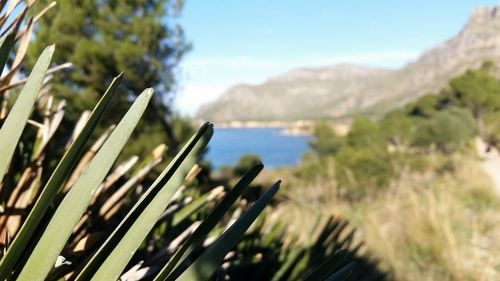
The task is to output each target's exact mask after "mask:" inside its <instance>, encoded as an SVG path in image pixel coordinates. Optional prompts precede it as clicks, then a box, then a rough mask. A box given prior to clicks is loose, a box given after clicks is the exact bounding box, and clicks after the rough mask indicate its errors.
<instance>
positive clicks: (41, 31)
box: [27, 0, 189, 150]
mask: <svg viewBox="0 0 500 281" xmlns="http://www.w3.org/2000/svg"><path fill="white" fill-rule="evenodd" d="M47 2H50V0H40V1H38V7H39V9H41V8H42V7H44V4H46V3H47ZM35 8H37V7H35ZM181 9H182V2H181V1H177V0H127V1H117V0H104V1H102V0H82V1H71V0H60V1H58V7H57V9H53V10H52V11H50V14H49V15H48V16H46V17H43V18H42V19H41V21H40V23H39V24H38V25H37V27H36V29H35V36H34V42H33V43H32V44H31V46H30V48H29V50H28V56H27V65H28V68H31V66H32V65H33V64H34V62H35V59H36V57H37V56H38V55H39V54H40V52H41V50H42V49H43V48H44V47H45V46H46V45H48V44H51V43H55V44H56V45H57V51H56V53H55V54H54V58H53V62H54V63H56V64H61V63H65V62H71V63H72V64H73V68H72V69H71V70H69V71H65V72H62V73H58V75H56V76H55V77H54V79H53V81H52V83H51V86H52V89H53V93H54V94H55V95H56V96H57V97H59V98H65V99H67V100H69V101H70V102H69V103H68V104H69V105H71V107H73V108H70V110H68V112H70V113H73V115H70V116H68V118H67V119H68V120H67V121H68V122H69V123H70V124H71V123H74V122H75V121H76V118H77V116H78V114H79V112H81V111H83V110H85V109H89V108H91V105H93V104H95V103H96V102H97V101H98V99H99V98H100V96H101V95H102V93H103V92H104V91H105V90H106V88H107V86H108V84H109V82H110V81H111V80H112V78H113V77H114V76H116V75H118V74H119V73H120V72H124V74H125V79H124V80H123V82H122V85H121V87H120V91H121V92H120V93H118V94H117V97H116V98H115V99H114V104H113V107H112V108H113V110H112V111H110V112H109V113H108V115H109V116H108V120H111V122H116V121H117V120H118V118H120V117H121V116H122V113H123V112H124V109H125V108H127V107H128V106H129V105H130V102H131V101H132V100H133V99H134V97H136V96H137V95H138V94H140V91H142V90H143V89H144V88H148V87H153V88H154V89H155V92H156V94H155V99H154V101H153V102H152V103H151V105H150V106H149V108H148V110H147V111H146V114H145V118H144V121H143V122H142V124H141V125H140V126H139V128H140V130H139V132H137V134H136V135H145V134H146V135H148V139H149V140H150V141H148V140H137V139H136V144H135V146H136V149H137V150H144V149H148V148H151V147H152V146H153V145H154V144H157V143H153V141H161V142H169V144H170V145H171V146H174V147H175V146H176V145H175V144H176V143H175V141H174V138H173V129H172V128H171V124H170V123H171V122H170V119H169V118H170V117H171V115H172V111H171V101H172V98H173V94H172V93H173V90H174V88H175V74H176V67H177V64H178V62H179V61H180V59H181V58H182V57H183V55H184V54H185V52H186V51H187V50H188V49H189V44H188V43H187V42H186V40H185V37H184V34H183V31H182V28H181V27H180V26H179V25H178V24H177V23H176V22H175V17H176V15H178V14H179V13H180V11H181ZM35 10H36V9H35Z"/></svg>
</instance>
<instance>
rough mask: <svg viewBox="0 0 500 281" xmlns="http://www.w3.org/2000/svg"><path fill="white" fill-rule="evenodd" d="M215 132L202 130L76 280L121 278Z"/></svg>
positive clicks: (163, 173) (209, 129) (142, 198)
mask: <svg viewBox="0 0 500 281" xmlns="http://www.w3.org/2000/svg"><path fill="white" fill-rule="evenodd" d="M212 135H213V126H212V124H209V123H206V124H204V125H203V126H202V127H201V128H200V129H199V130H198V132H197V133H196V134H195V135H194V136H193V137H192V138H191V139H190V140H189V142H188V143H187V144H186V145H185V146H184V147H183V149H182V150H181V152H179V153H178V154H177V155H176V157H175V158H174V159H173V160H172V161H171V162H170V164H169V165H168V167H167V168H166V169H165V170H164V171H163V172H162V174H161V175H160V176H159V177H158V178H157V179H156V180H155V182H154V183H153V184H152V186H151V187H150V188H149V189H148V190H147V191H146V193H145V194H144V195H143V196H142V197H141V198H140V199H139V201H138V202H137V203H136V204H135V205H134V207H133V208H132V210H131V211H130V212H129V213H128V214H127V216H126V217H125V219H123V221H122V222H121V223H120V225H119V226H118V227H117V228H116V229H115V231H114V232H113V233H112V234H111V236H110V237H109V238H108V239H107V240H106V242H105V243H104V244H103V245H102V246H101V248H100V249H99V250H98V252H97V253H96V254H95V255H94V256H93V257H92V259H91V261H90V262H89V263H88V264H87V265H86V266H85V268H84V269H83V270H82V272H80V274H79V276H78V277H77V279H76V280H90V279H91V278H92V279H91V280H104V281H107V280H116V279H118V277H119V275H120V273H121V272H122V271H123V269H124V268H125V266H126V265H127V263H128V262H129V260H130V259H131V258H132V256H133V254H134V253H135V251H136V250H137V248H138V247H139V246H140V244H141V242H142V241H143V240H144V238H145V237H146V235H147V234H148V232H149V230H150V229H151V228H152V227H153V226H154V224H155V223H156V221H157V220H158V218H159V217H160V215H161V214H162V213H163V211H164V210H165V207H166V206H167V204H168V202H169V201H170V199H171V198H172V196H173V195H174V193H175V191H176V190H177V188H178V187H179V186H180V185H181V184H182V182H183V180H184V178H185V176H186V175H187V173H188V172H189V170H190V169H191V167H192V166H193V165H194V163H195V161H196V160H197V159H196V158H197V156H198V154H199V152H201V150H202V149H204V148H205V146H206V145H207V143H208V141H209V140H210V138H211V137H212Z"/></svg>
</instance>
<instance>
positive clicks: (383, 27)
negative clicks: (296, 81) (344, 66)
mask: <svg viewBox="0 0 500 281" xmlns="http://www.w3.org/2000/svg"><path fill="white" fill-rule="evenodd" d="M320 2H321V3H315V4H316V5H307V3H303V2H301V1H289V2H287V3H278V2H272V3H268V2H263V1H252V3H249V2H248V3H233V2H231V1H219V2H217V3H211V2H202V1H195V2H190V1H187V2H186V6H185V9H184V12H183V15H182V16H181V19H180V23H181V24H182V26H183V27H184V29H185V33H186V36H187V38H188V39H189V40H190V41H191V42H192V43H193V49H192V51H191V52H190V53H189V54H188V55H187V57H186V58H185V60H184V61H183V62H182V63H181V67H180V72H181V75H180V80H179V90H178V93H177V99H176V107H177V110H178V111H179V112H180V113H181V114H182V115H184V116H189V115H192V114H193V113H194V112H195V111H196V110H197V109H198V108H199V107H200V106H201V105H202V104H206V103H207V102H210V101H213V100H215V99H216V98H217V97H218V96H220V95H221V94H222V93H223V92H224V90H227V89H228V88H230V87H231V86H233V85H235V84H239V83H250V84H257V83H261V82H264V81H265V80H267V79H268V78H270V77H273V76H277V75H280V74H284V73H286V72H287V71H289V70H291V69H294V68H302V67H321V66H330V65H335V64H339V63H353V64H359V65H365V66H373V67H384V68H400V67H402V66H404V65H405V64H407V63H408V62H411V61H413V60H415V59H416V58H418V57H419V56H420V55H421V54H422V53H423V52H424V51H426V50H428V49H430V48H432V47H434V46H436V45H438V44H440V43H442V42H443V41H445V40H447V39H448V38H450V37H452V36H453V35H455V34H456V33H458V32H459V31H460V29H461V28H462V27H463V25H464V24H465V22H466V21H467V19H468V17H469V15H470V13H471V12H472V11H473V9H474V8H476V7H478V6H492V5H498V4H499V1H486V0H485V1H462V2H461V3H457V2H452V1H442V2H439V3H432V2H430V1H421V2H419V3H396V1H390V0H384V1H381V2H380V1H379V2H377V3H376V4H375V3H366V5H365V7H363V8H361V9H360V8H359V3H333V2H329V1H320ZM304 15H306V16H305V17H304ZM304 19H305V20H304ZM395 23H397V24H395ZM311 30H312V31H311ZM297 34H300V38H298V36H297ZM325 34H331V36H325ZM263 42H264V43H263ZM298 43H300V44H298Z"/></svg>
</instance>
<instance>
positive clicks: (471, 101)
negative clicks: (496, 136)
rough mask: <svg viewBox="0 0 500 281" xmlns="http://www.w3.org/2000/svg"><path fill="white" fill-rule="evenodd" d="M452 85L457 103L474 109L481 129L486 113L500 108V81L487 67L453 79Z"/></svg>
mask: <svg viewBox="0 0 500 281" xmlns="http://www.w3.org/2000/svg"><path fill="white" fill-rule="evenodd" d="M450 87H451V89H452V91H453V97H454V99H455V102H456V104H457V105H458V106H463V107H467V108H469V109H470V110H471V111H472V114H473V115H474V117H475V118H476V119H478V121H479V124H480V128H479V129H480V130H481V131H482V128H481V127H482V122H483V117H484V116H483V115H484V113H485V112H486V111H496V110H499V109H500V83H499V82H498V81H497V79H496V78H495V77H493V76H492V75H491V74H490V73H489V72H488V71H486V70H485V69H479V70H474V71H472V70H469V71H467V72H466V73H464V74H463V75H461V76H459V77H457V78H455V79H452V80H451V81H450Z"/></svg>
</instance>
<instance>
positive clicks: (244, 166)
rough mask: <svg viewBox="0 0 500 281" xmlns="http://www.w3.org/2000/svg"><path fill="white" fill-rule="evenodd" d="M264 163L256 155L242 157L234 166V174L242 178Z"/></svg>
mask: <svg viewBox="0 0 500 281" xmlns="http://www.w3.org/2000/svg"><path fill="white" fill-rule="evenodd" d="M261 162H262V161H261V160H260V157H259V156H258V155H255V154H246V155H243V156H241V157H240V159H239V160H238V163H236V165H235V166H234V169H233V170H234V174H235V175H238V176H241V175H243V174H245V173H246V171H248V169H249V168H251V167H253V166H255V165H258V164H259V163H261Z"/></svg>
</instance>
